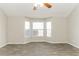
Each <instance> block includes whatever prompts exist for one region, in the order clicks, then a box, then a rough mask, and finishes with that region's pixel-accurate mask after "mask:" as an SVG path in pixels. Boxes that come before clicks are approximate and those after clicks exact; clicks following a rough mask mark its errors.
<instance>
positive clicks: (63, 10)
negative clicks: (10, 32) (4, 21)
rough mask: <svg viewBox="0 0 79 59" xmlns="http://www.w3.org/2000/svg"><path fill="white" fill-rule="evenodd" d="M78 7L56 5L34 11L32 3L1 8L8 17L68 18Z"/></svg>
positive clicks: (6, 4) (69, 4) (14, 4)
mask: <svg viewBox="0 0 79 59" xmlns="http://www.w3.org/2000/svg"><path fill="white" fill-rule="evenodd" d="M76 5H77V4H76V3H54V6H53V8H51V9H47V8H38V9H37V10H36V11H33V10H32V8H33V4H32V3H2V4H1V3H0V8H1V9H2V10H3V11H4V12H5V14H6V15H7V16H28V17H50V16H53V17H67V16H68V15H69V14H70V13H71V12H72V10H73V9H74V8H75V7H76Z"/></svg>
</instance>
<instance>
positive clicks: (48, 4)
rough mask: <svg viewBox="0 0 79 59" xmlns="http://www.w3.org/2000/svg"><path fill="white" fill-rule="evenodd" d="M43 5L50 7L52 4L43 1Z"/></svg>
mask: <svg viewBox="0 0 79 59" xmlns="http://www.w3.org/2000/svg"><path fill="white" fill-rule="evenodd" d="M43 4H44V6H45V7H47V8H52V5H51V4H50V3H43Z"/></svg>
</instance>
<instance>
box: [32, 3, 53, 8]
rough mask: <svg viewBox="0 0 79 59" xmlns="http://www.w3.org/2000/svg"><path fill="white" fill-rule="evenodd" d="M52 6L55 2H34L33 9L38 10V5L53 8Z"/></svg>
mask: <svg viewBox="0 0 79 59" xmlns="http://www.w3.org/2000/svg"><path fill="white" fill-rule="evenodd" d="M52 6H53V4H52V3H48V2H42V3H34V6H33V10H37V8H38V7H46V8H52Z"/></svg>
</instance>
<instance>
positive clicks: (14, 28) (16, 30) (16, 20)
mask: <svg viewBox="0 0 79 59" xmlns="http://www.w3.org/2000/svg"><path fill="white" fill-rule="evenodd" d="M25 20H26V19H25V18H24V17H14V16H11V17H8V43H9V44H24V43H27V42H35V41H37V42H38V41H47V42H51V43H67V41H68V40H67V20H66V19H64V18H63V19H61V18H53V19H52V23H53V25H52V28H53V30H52V32H53V35H52V38H51V39H43V38H42V39H35V38H30V39H29V38H25V37H24V22H25Z"/></svg>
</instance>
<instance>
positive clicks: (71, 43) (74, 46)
mask: <svg viewBox="0 0 79 59" xmlns="http://www.w3.org/2000/svg"><path fill="white" fill-rule="evenodd" d="M68 44H70V45H72V46H74V47H76V48H78V49H79V46H77V45H74V44H72V43H68Z"/></svg>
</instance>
